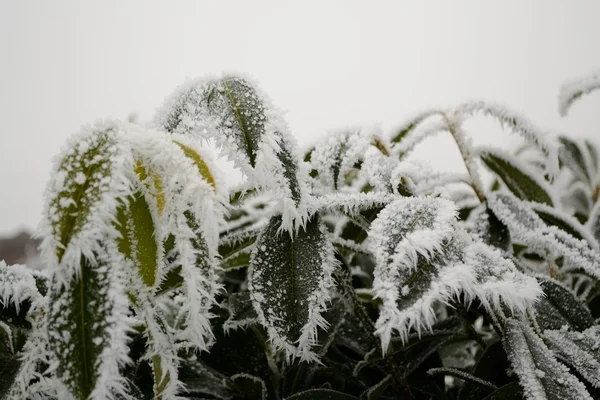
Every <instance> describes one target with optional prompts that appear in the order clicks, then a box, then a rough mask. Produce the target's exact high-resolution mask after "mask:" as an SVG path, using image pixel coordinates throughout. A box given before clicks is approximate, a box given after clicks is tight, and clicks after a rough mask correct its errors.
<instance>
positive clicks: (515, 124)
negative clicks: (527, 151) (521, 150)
mask: <svg viewBox="0 0 600 400" xmlns="http://www.w3.org/2000/svg"><path fill="white" fill-rule="evenodd" d="M456 113H457V114H459V115H461V116H463V117H465V116H475V115H478V114H480V115H484V116H489V117H493V118H495V119H496V120H498V121H499V122H500V124H501V125H502V127H506V128H508V129H510V130H511V131H512V132H514V133H516V134H519V135H521V136H522V137H523V138H524V139H526V140H527V141H528V142H529V143H531V144H533V145H535V146H536V147H537V148H539V149H540V150H542V151H543V152H544V154H545V155H546V156H547V157H548V158H547V165H546V170H547V171H548V172H549V173H550V174H551V175H552V176H556V175H557V174H558V169H559V168H558V146H556V144H555V143H554V142H552V141H551V140H550V139H549V138H548V137H547V136H546V135H545V134H544V132H541V131H540V130H539V129H538V128H536V127H535V126H533V124H531V123H530V122H529V121H528V120H527V119H526V118H524V117H522V116H521V115H519V114H518V113H516V112H514V111H512V110H509V109H507V108H506V107H503V106H501V105H498V104H493V103H489V102H483V101H472V102H467V103H464V104H462V105H460V106H459V107H457V109H456Z"/></svg>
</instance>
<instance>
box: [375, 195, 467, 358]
mask: <svg viewBox="0 0 600 400" xmlns="http://www.w3.org/2000/svg"><path fill="white" fill-rule="evenodd" d="M455 219H456V210H455V209H454V205H453V204H452V203H451V202H449V201H447V200H442V199H436V198H421V199H420V198H406V199H398V200H396V201H394V202H392V203H390V204H389V205H388V206H386V207H385V208H384V209H383V210H382V211H381V212H380V213H379V215H378V217H377V219H376V220H375V221H374V222H373V223H372V225H371V230H370V231H369V240H370V241H371V250H372V252H373V254H374V256H375V260H376V267H375V272H374V275H375V280H374V282H373V291H374V294H375V296H376V297H378V298H381V299H382V300H383V308H382V310H381V313H380V317H379V319H378V321H377V327H378V331H379V334H380V335H382V344H383V347H384V349H385V348H387V344H388V343H389V340H390V337H391V332H392V329H396V330H399V331H400V332H401V333H404V335H406V334H407V331H406V329H408V328H409V327H410V326H412V325H413V324H415V322H416V321H411V320H410V319H408V318H405V317H402V316H401V315H400V314H399V313H400V312H401V311H399V310H398V305H397V302H398V301H399V299H400V298H401V297H403V296H406V295H408V291H409V290H410V288H409V287H406V289H404V287H405V286H406V285H407V283H409V279H410V278H409V276H410V274H411V273H413V272H417V274H421V273H424V274H425V275H424V278H425V277H426V278H427V279H429V275H430V274H431V273H432V272H433V271H428V273H425V270H424V267H422V268H420V269H418V266H419V263H420V261H422V262H423V263H424V264H426V265H429V263H428V260H429V259H430V258H432V257H433V256H434V255H435V253H437V252H439V251H440V250H442V244H443V243H444V242H445V241H448V240H449V239H450V237H451V236H452V233H453V231H454V226H453V223H454V221H455ZM431 268H433V266H430V269H431ZM421 271H422V272H421ZM412 280H413V281H414V282H416V278H413V279H412ZM425 285H426V286H427V284H425ZM419 286H421V285H419ZM402 292H406V293H402ZM401 295H403V296H401ZM417 325H421V324H418V323H417ZM425 325H426V324H425Z"/></svg>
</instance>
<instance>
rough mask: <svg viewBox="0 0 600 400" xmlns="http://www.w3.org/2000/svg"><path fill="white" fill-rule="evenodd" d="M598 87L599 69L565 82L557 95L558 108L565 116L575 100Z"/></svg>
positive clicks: (599, 86) (599, 83) (599, 80)
mask: <svg viewBox="0 0 600 400" xmlns="http://www.w3.org/2000/svg"><path fill="white" fill-rule="evenodd" d="M597 89H600V71H599V72H594V73H593V74H590V75H587V76H584V77H582V78H578V79H575V80H571V81H569V82H565V83H564V84H563V85H562V86H561V88H560V93H559V95H558V110H559V112H560V115H562V116H565V115H567V112H568V111H569V108H571V105H572V104H573V102H575V100H577V99H578V98H580V97H581V96H583V95H585V94H589V93H591V92H593V91H594V90H597Z"/></svg>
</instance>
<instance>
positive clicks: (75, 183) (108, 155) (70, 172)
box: [42, 123, 133, 274]
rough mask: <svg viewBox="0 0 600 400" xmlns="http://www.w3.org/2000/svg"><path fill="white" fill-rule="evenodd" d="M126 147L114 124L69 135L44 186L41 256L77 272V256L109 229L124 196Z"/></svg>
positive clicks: (128, 167) (88, 252)
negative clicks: (45, 192)
mask: <svg viewBox="0 0 600 400" xmlns="http://www.w3.org/2000/svg"><path fill="white" fill-rule="evenodd" d="M132 169H133V161H132V158H131V154H130V149H129V147H128V146H127V144H125V143H124V140H123V132H122V129H121V127H120V125H118V124H114V123H109V124H104V125H97V126H95V127H93V128H87V129H85V130H84V131H83V132H82V133H80V134H79V135H76V136H75V137H73V138H72V139H71V140H70V141H69V142H68V143H67V147H66V149H65V151H64V152H63V154H62V155H61V157H59V158H58V159H57V160H56V163H55V166H54V171H53V173H52V179H51V181H50V183H49V185H48V188H47V194H46V207H45V219H44V222H43V226H42V234H43V237H44V241H43V243H42V251H43V255H44V256H46V257H47V258H48V259H49V261H50V263H51V265H52V264H55V263H57V262H62V261H63V259H64V258H66V259H67V260H66V261H65V263H63V265H65V266H71V267H72V268H73V270H72V271H65V272H66V273H67V274H68V273H69V272H76V271H77V270H79V259H80V256H81V254H85V255H86V256H87V257H88V258H89V257H91V255H92V253H93V251H95V250H96V249H97V242H98V241H99V240H101V239H104V238H105V236H106V234H107V233H108V234H111V235H114V236H117V234H116V232H115V228H114V227H113V226H112V221H113V220H114V215H115V210H116V208H117V205H118V204H119V202H120V201H123V200H124V199H125V197H126V196H127V195H128V194H129V192H130V190H129V182H128V173H129V172H130V171H131V170H132Z"/></svg>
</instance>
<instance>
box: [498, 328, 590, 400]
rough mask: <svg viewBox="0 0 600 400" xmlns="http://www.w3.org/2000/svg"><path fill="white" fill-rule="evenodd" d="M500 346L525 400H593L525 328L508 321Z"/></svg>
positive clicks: (541, 342)
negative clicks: (516, 376) (501, 345)
mask: <svg viewBox="0 0 600 400" xmlns="http://www.w3.org/2000/svg"><path fill="white" fill-rule="evenodd" d="M503 344H504V348H505V350H506V353H507V356H508V358H509V360H510V362H511V364H512V367H513V368H514V370H515V372H516V373H517V375H518V376H519V383H520V385H521V387H522V388H523V392H524V394H525V397H526V398H527V399H528V400H545V399H548V400H559V399H581V400H592V397H591V396H590V394H589V393H588V392H587V390H586V388H585V386H584V385H583V384H582V383H581V382H580V381H579V380H577V378H575V377H574V376H573V375H571V374H570V373H569V369H568V368H567V367H565V366H564V365H562V364H561V363H559V362H558V361H557V360H556V358H554V355H553V354H552V352H551V351H550V350H549V349H548V347H546V345H545V344H544V342H543V341H542V339H540V337H539V336H537V335H536V334H535V332H533V330H532V329H531V328H530V327H529V326H528V325H525V324H524V323H522V322H519V321H517V320H514V319H508V320H507V322H506V332H505V336H504V338H503Z"/></svg>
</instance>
